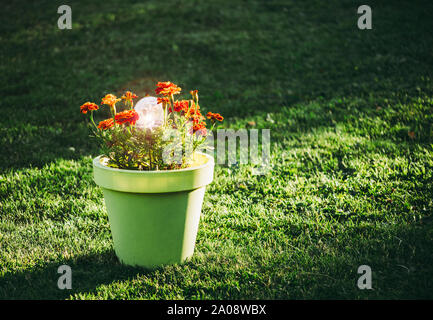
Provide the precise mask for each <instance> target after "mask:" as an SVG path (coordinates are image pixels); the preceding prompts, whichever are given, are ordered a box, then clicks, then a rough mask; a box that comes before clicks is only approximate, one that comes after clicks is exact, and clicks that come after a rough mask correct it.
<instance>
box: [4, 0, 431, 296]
mask: <svg viewBox="0 0 433 320" xmlns="http://www.w3.org/2000/svg"><path fill="white" fill-rule="evenodd" d="M61 4H64V2H62V1H51V0H45V1H37V2H31V1H10V2H7V3H5V4H4V5H3V10H1V11H0V17H1V21H2V23H1V25H0V58H1V59H0V69H1V75H2V76H1V77H0V91H1V98H0V109H1V117H0V146H1V149H2V150H1V153H0V298H1V299H12V298H18V299H21V298H26V299H48V298H49V299H333V298H338V299H401V298H409V299H413V298H430V299H431V298H433V278H432V275H433V171H432V169H433V74H432V73H433V3H432V2H431V1H427V0H426V1H419V0H416V1H410V2H409V1H380V2H379V1H370V2H369V3H368V4H369V5H370V6H371V7H372V10H373V29H372V30H363V31H361V30H359V29H358V28H357V19H358V16H359V15H358V14H357V7H358V6H359V5H361V4H363V3H360V2H355V1H346V0H344V1H341V0H340V1H337V0H333V1H319V0H314V1H282V0H266V1H265V0H263V1H240V0H231V1H228V0H225V1H223V0H217V1H204V0H203V1H202V0H200V1H198V0H190V1H186V0H184V1H182V0H166V1H157V0H150V1H132V0H128V1H113V0H104V1H99V0H98V1H70V5H71V7H72V21H73V28H72V30H59V29H58V28H57V19H58V17H59V16H60V15H59V14H57V7H58V6H60V5H61ZM168 80H170V81H173V82H174V83H177V84H179V85H180V86H181V87H182V88H185V89H186V90H187V92H188V91H189V90H190V89H198V90H199V91H200V94H201V100H200V101H201V104H202V106H203V109H204V111H217V112H221V114H223V115H224V116H225V118H226V120H225V122H224V126H225V127H226V128H245V127H248V128H257V129H262V128H269V129H271V141H272V164H273V168H272V170H271V172H269V174H267V175H263V176H255V175H252V173H251V169H252V168H251V166H249V165H245V166H240V167H227V166H217V167H216V169H215V180H214V182H213V183H212V184H211V185H210V186H209V187H208V188H207V192H206V196H205V200H204V205H203V210H202V217H201V221H200V227H199V233H198V236H197V244H196V251H195V255H194V257H193V259H192V260H191V261H189V262H187V263H185V264H182V265H174V266H165V267H161V268H159V269H156V270H153V271H148V270H144V269H139V268H132V267H125V266H123V265H121V264H120V263H119V262H118V260H117V258H116V256H115V253H114V251H113V244H112V240H111V234H110V229H109V224H108V219H107V215H106V210H105V205H104V200H103V197H102V192H101V190H100V189H99V188H98V187H97V186H96V185H95V183H94V182H93V180H92V167H91V160H92V158H93V157H95V156H96V155H98V148H97V145H96V142H95V141H93V140H92V139H90V138H89V130H88V128H87V124H86V117H84V116H82V115H81V114H80V113H79V106H80V105H81V104H82V103H83V102H85V101H87V100H90V101H95V102H99V101H100V98H101V97H102V96H103V95H104V94H106V93H109V92H114V93H121V92H122V91H123V90H124V89H130V90H132V91H134V92H136V93H137V94H139V95H141V96H142V95H144V94H145V93H152V90H153V88H154V85H155V83H156V81H168ZM62 264H67V265H69V266H71V268H72V272H73V280H72V281H73V283H72V286H73V289H72V290H59V289H58V288H57V279H58V277H59V276H60V275H59V274H57V268H58V266H60V265H62ZM363 264H366V265H369V266H370V267H371V268H372V271H373V282H372V284H373V290H359V289H358V287H357V285H356V283H357V279H358V277H359V275H358V274H357V269H358V267H359V266H360V265H363Z"/></svg>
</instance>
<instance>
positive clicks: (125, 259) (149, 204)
mask: <svg viewBox="0 0 433 320" xmlns="http://www.w3.org/2000/svg"><path fill="white" fill-rule="evenodd" d="M195 158H196V162H199V163H201V164H200V165H197V166H194V167H191V168H186V169H180V170H165V171H135V170H123V169H115V168H110V167H108V166H106V165H105V163H106V160H107V159H106V158H104V157H101V156H99V157H97V158H95V159H94V160H93V178H94V180H95V182H96V184H97V185H99V186H100V187H101V188H102V191H103V193H104V198H105V205H106V208H107V213H108V219H109V223H110V228H111V233H112V236H113V243H114V250H115V252H116V255H117V257H118V258H119V260H120V261H121V262H122V263H124V264H127V265H132V266H141V267H146V268H154V267H156V266H159V265H164V264H173V263H181V262H183V261H184V260H185V259H187V258H189V257H191V256H192V254H193V253H194V247H195V240H196V236H197V230H198V225H199V221H200V213H201V207H202V204H203V197H204V193H205V188H206V185H208V184H209V183H211V182H212V180H213V171H214V159H213V158H212V157H210V156H209V155H206V154H203V153H196V154H195ZM197 160H198V161H197Z"/></svg>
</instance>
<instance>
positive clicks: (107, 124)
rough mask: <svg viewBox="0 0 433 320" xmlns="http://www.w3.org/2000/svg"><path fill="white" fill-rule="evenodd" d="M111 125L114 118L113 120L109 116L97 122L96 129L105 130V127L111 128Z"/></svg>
mask: <svg viewBox="0 0 433 320" xmlns="http://www.w3.org/2000/svg"><path fill="white" fill-rule="evenodd" d="M112 126H114V120H113V118H109V119H106V120H103V121H101V122H99V124H98V129H101V130H107V129H109V128H111V127H112Z"/></svg>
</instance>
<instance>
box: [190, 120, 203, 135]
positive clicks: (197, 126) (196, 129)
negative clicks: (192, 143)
mask: <svg viewBox="0 0 433 320" xmlns="http://www.w3.org/2000/svg"><path fill="white" fill-rule="evenodd" d="M189 133H190V134H194V133H197V134H198V135H202V136H205V135H206V133H207V130H206V123H204V122H199V123H194V124H193V126H191V128H190V130H189Z"/></svg>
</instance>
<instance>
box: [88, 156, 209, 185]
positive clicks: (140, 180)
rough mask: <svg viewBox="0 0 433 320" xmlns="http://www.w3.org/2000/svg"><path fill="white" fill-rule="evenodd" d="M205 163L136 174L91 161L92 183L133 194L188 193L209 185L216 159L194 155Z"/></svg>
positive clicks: (97, 161)
mask: <svg viewBox="0 0 433 320" xmlns="http://www.w3.org/2000/svg"><path fill="white" fill-rule="evenodd" d="M197 154H200V155H201V156H203V157H205V158H206V159H207V161H206V162H205V163H204V164H201V165H199V166H195V167H190V168H184V169H176V170H158V171H156V170H152V171H139V170H128V169H117V168H111V167H108V166H106V165H104V164H102V163H101V158H102V156H98V157H96V158H94V159H93V180H94V181H95V182H96V184H97V185H99V186H100V187H102V188H105V189H110V190H115V191H122V192H132V193H167V192H178V191H188V190H194V189H197V188H201V187H204V186H206V185H208V184H209V183H211V182H212V180H213V171H214V166H215V160H214V158H213V157H212V156H210V155H208V154H206V153H202V152H197Z"/></svg>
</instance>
